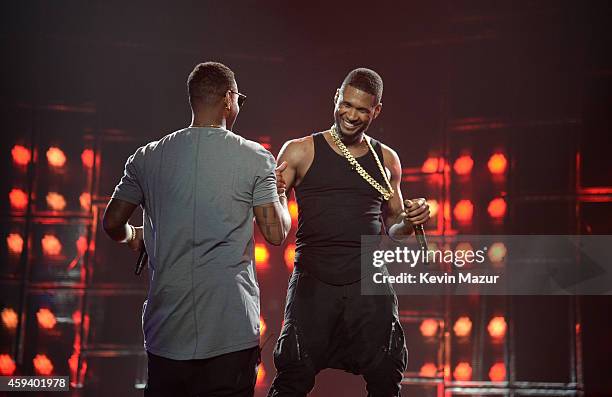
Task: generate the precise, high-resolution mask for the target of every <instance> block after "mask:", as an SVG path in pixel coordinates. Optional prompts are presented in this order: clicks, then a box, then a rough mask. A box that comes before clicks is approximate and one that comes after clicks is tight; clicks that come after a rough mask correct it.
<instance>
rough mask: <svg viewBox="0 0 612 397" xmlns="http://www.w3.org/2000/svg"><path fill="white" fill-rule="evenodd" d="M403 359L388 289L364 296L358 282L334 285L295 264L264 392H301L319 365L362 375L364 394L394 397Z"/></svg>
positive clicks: (298, 395)
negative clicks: (267, 388)
mask: <svg viewBox="0 0 612 397" xmlns="http://www.w3.org/2000/svg"><path fill="white" fill-rule="evenodd" d="M407 358H408V357H407V351H406V345H405V340H404V332H403V330H402V327H401V325H400V322H399V318H398V313H397V297H396V296H395V294H394V293H390V294H389V295H385V296H366V295H362V294H361V285H360V283H359V282H356V283H354V284H350V285H342V286H334V285H330V284H326V283H323V282H321V281H319V280H317V279H315V278H314V277H312V276H311V275H309V274H308V273H306V272H304V271H299V270H297V269H296V270H295V271H294V273H293V275H292V276H291V280H290V281H289V289H288V291H287V305H286V307H285V322H284V325H283V329H282V331H281V335H280V337H279V339H278V342H277V344H276V348H275V349H274V364H275V366H276V371H277V374H276V377H275V378H274V381H273V383H272V387H271V389H270V392H269V394H268V397H288V396H292V397H303V396H306V395H307V394H308V392H310V391H311V390H312V388H313V387H314V383H315V375H316V374H317V373H318V372H319V371H321V370H322V369H324V368H337V369H343V370H346V371H348V372H351V373H354V374H360V375H363V377H364V379H365V381H366V384H367V386H366V388H367V390H368V396H371V397H396V396H399V395H400V383H401V381H402V377H403V372H404V370H405V369H406V364H407Z"/></svg>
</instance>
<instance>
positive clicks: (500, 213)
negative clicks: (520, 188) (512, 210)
mask: <svg viewBox="0 0 612 397" xmlns="http://www.w3.org/2000/svg"><path fill="white" fill-rule="evenodd" d="M487 211H488V212H489V215H491V217H492V218H503V217H504V215H506V200H504V199H503V198H502V197H497V198H494V199H493V200H491V202H489V206H488V207H487Z"/></svg>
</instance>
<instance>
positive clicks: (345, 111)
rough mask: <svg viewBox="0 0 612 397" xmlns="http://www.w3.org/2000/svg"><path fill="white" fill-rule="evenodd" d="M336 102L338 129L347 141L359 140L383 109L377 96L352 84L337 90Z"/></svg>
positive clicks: (335, 110)
mask: <svg viewBox="0 0 612 397" xmlns="http://www.w3.org/2000/svg"><path fill="white" fill-rule="evenodd" d="M334 102H335V107H334V120H335V123H336V130H337V131H338V133H339V135H340V137H341V139H342V140H343V141H344V142H346V143H351V142H355V141H358V140H359V139H360V138H361V136H362V135H363V133H364V132H365V131H366V130H367V129H368V127H369V126H370V124H371V123H372V120H374V119H375V118H376V117H378V114H379V113H380V110H381V109H382V104H381V103H377V101H376V96H374V95H372V94H369V93H367V92H365V91H362V90H360V89H358V88H355V87H353V86H351V85H346V86H344V88H343V89H342V88H341V89H339V90H338V91H336V96H335V98H334Z"/></svg>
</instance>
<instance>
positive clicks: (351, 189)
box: [295, 132, 386, 285]
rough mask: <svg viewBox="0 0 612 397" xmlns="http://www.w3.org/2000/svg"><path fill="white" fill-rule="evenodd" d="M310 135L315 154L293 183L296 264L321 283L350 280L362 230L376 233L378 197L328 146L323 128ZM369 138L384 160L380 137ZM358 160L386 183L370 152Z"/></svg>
mask: <svg viewBox="0 0 612 397" xmlns="http://www.w3.org/2000/svg"><path fill="white" fill-rule="evenodd" d="M312 137H313V141H314V150H315V152H314V159H313V161H312V164H311V166H310V168H309V169H308V171H307V172H306V175H305V176H304V178H303V179H302V182H301V183H300V185H299V186H296V187H295V196H296V200H297V204H298V209H299V216H298V230H297V234H296V250H295V265H296V267H297V268H298V269H300V268H302V269H304V270H306V271H307V272H309V273H310V274H312V275H313V276H314V277H316V278H318V279H319V280H321V281H323V282H325V283H328V284H335V285H342V284H349V283H352V282H355V281H358V280H360V279H361V264H360V247H361V236H362V235H379V234H381V228H382V222H381V219H382V217H381V213H382V203H383V198H382V195H381V194H380V193H379V192H378V191H377V190H376V189H374V187H372V186H371V185H370V184H369V183H368V182H367V181H366V180H365V179H363V178H362V177H361V176H360V175H359V174H358V173H357V171H355V170H353V169H352V168H351V165H350V164H349V162H348V161H347V160H346V158H344V156H341V155H339V154H338V153H336V152H335V151H334V150H333V149H332V148H331V147H330V146H329V144H328V143H327V141H326V140H325V137H324V135H323V133H322V132H319V133H315V134H313V136H312ZM370 139H371V138H370ZM371 143H372V147H373V148H374V150H375V151H376V154H377V155H378V158H379V159H380V161H381V162H383V154H382V150H381V147H380V143H379V142H378V141H375V140H374V139H371ZM357 161H359V164H361V166H362V167H363V168H364V169H365V170H366V171H367V172H368V174H370V175H371V176H372V177H373V178H374V179H376V180H377V181H378V183H380V184H382V185H383V186H386V183H385V182H384V180H383V176H382V174H381V172H380V169H379V168H378V165H377V164H376V161H375V160H374V156H373V154H372V153H370V152H369V151H368V153H366V154H365V155H364V156H361V157H358V158H357Z"/></svg>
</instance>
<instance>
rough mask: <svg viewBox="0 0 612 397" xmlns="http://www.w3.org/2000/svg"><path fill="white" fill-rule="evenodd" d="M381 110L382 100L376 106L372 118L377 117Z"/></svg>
mask: <svg viewBox="0 0 612 397" xmlns="http://www.w3.org/2000/svg"><path fill="white" fill-rule="evenodd" d="M381 111H382V102H379V103H378V105H376V107H374V116H372V119H375V118H376V117H378V115H379V114H380V112H381Z"/></svg>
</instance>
